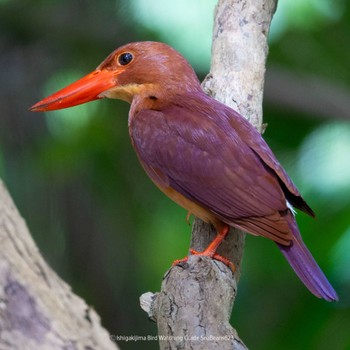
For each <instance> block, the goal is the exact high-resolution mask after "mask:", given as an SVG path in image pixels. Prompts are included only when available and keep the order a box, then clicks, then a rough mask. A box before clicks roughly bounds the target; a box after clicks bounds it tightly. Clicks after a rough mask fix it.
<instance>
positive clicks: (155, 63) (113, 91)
mask: <svg viewBox="0 0 350 350" xmlns="http://www.w3.org/2000/svg"><path fill="white" fill-rule="evenodd" d="M199 88H200V85H199V81H198V79H197V77H196V74H195V73H194V71H193V69H192V67H191V66H190V64H189V63H188V62H187V61H186V60H185V58H183V57H182V56H181V55H180V54H179V53H178V52H177V51H176V50H174V49H173V48H171V47H170V46H168V45H166V44H163V43H159V42H149V41H148V42H147V41H146V42H136V43H131V44H127V45H124V46H122V47H120V48H118V49H117V50H115V51H114V52H112V53H111V54H110V55H109V56H108V57H107V58H106V59H105V60H104V61H103V62H102V63H101V64H100V65H99V66H98V67H97V68H96V69H95V70H94V71H93V72H91V73H90V74H88V75H86V76H85V77H83V78H81V79H79V80H77V81H76V82H74V83H72V84H70V85H68V86H67V87H65V88H63V89H61V90H59V91H58V92H56V93H54V94H52V95H51V96H49V97H46V98H45V99H43V100H42V101H40V102H38V103H36V104H35V105H34V106H32V107H31V108H30V110H31V111H34V112H42V111H51V110H56V109H62V108H67V107H72V106H76V105H79V104H82V103H85V102H89V101H93V100H97V99H100V98H105V97H108V98H116V99H121V100H124V101H127V102H129V103H131V102H132V100H133V98H134V97H135V96H140V95H141V96H143V97H146V96H149V97H150V98H153V99H158V98H159V97H161V96H164V94H174V93H175V94H177V93H181V92H185V91H191V90H197V89H199ZM158 95H159V96H158Z"/></svg>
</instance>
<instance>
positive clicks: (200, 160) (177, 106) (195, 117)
mask: <svg viewBox="0 0 350 350" xmlns="http://www.w3.org/2000/svg"><path fill="white" fill-rule="evenodd" d="M104 97H109V98H117V99H122V100H125V101H127V102H129V103H131V108H130V113H129V133H130V137H131V141H132V144H133V146H134V148H135V151H136V153H137V155H138V158H139V160H140V162H141V164H142V166H143V167H144V169H145V171H146V173H147V174H148V176H149V177H150V178H151V179H152V180H153V182H154V183H155V184H156V185H157V187H158V188H159V189H160V190H162V191H163V192H164V193H165V194H166V195H168V196H169V197H170V198H171V199H173V200H174V201H175V202H177V203H178V204H179V205H181V206H183V207H184V208H185V209H187V210H188V211H190V212H192V213H194V214H195V215H196V216H198V217H200V218H201V219H203V220H204V221H206V222H209V223H211V224H213V225H214V226H215V227H216V229H217V231H218V233H219V236H220V237H219V238H218V240H217V241H216V243H217V244H214V246H215V247H216V246H217V245H218V244H220V242H221V240H222V239H223V238H224V236H225V234H223V232H226V231H227V230H226V227H227V225H228V226H232V227H238V228H241V229H243V230H245V231H247V232H249V233H251V234H253V235H260V236H264V237H266V238H269V239H271V240H273V241H274V242H275V243H276V244H277V246H278V247H279V248H280V249H281V251H282V253H283V254H284V256H285V257H286V259H287V260H288V262H289V263H290V265H291V266H292V268H293V269H294V271H295V272H296V274H297V275H298V276H299V278H300V279H301V280H302V281H303V283H304V284H305V286H306V287H307V288H308V289H309V290H310V291H311V292H312V293H313V294H314V295H316V296H317V297H320V298H323V299H325V300H328V301H333V300H337V294H336V292H335V291H334V289H333V288H332V286H331V285H330V283H329V282H328V280H327V278H326V277H325V275H324V274H323V272H322V271H321V269H320V268H319V266H318V265H317V263H316V262H315V260H314V259H313V257H312V255H311V253H310V252H309V250H308V249H307V248H306V246H305V244H304V243H303V241H302V238H301V236H300V233H299V230H298V227H297V223H296V221H295V218H294V215H293V213H292V211H291V210H290V206H294V207H296V208H298V209H300V210H302V211H304V212H305V213H307V214H309V215H311V216H314V213H313V211H312V210H311V208H310V207H309V206H308V205H307V203H306V202H305V201H304V199H303V198H302V197H301V195H300V193H299V191H298V189H297V188H296V186H295V185H294V184H293V182H292V180H291V179H290V178H289V176H288V175H287V173H286V172H285V170H284V169H283V168H282V166H281V165H280V164H279V162H278V161H277V159H276V157H275V156H274V155H273V153H272V151H271V150H270V148H269V147H268V145H267V144H266V142H265V141H264V139H263V138H262V137H261V135H260V134H259V133H258V132H257V131H256V130H255V128H254V127H253V126H252V125H251V124H250V123H249V122H248V121H247V120H246V119H244V118H243V117H242V116H241V115H240V114H239V113H237V112H236V111H234V110H233V109H231V108H229V107H227V106H226V105H224V104H222V103H220V102H218V101H216V100H215V99H213V98H211V97H209V96H207V95H206V94H205V93H204V92H203V90H202V88H201V86H200V82H199V81H198V79H197V77H196V75H195V73H194V71H193V69H192V67H191V66H190V65H189V63H188V62H187V61H186V60H185V59H184V58H183V57H182V56H181V55H180V54H179V53H178V52H177V51H175V50H174V49H172V48H171V47H169V46H167V45H165V44H163V43H157V42H138V43H131V44H127V45H125V46H123V47H120V48H119V49H117V50H116V51H114V52H113V53H112V54H110V55H109V56H108V57H107V58H106V59H105V60H104V61H103V62H102V63H101V64H100V65H99V66H98V67H97V69H96V70H95V71H93V72H92V73H90V74H89V75H87V76H86V77H84V78H82V79H80V80H78V81H77V82H75V83H73V84H71V85H69V86H67V87H66V88H64V89H62V90H60V91H58V92H57V93H55V94H53V95H51V96H49V97H47V98H46V99H44V100H42V101H41V102H39V103H37V104H35V105H34V106H33V107H32V108H31V110H32V111H48V110H54V109H60V108H66V107H71V106H74V105H77V104H81V103H85V102H88V101H91V100H95V99H98V98H104ZM215 249H216V248H214V249H211V250H210V253H208V251H205V252H204V253H203V254H204V255H210V256H212V257H214V258H215V256H214V255H215Z"/></svg>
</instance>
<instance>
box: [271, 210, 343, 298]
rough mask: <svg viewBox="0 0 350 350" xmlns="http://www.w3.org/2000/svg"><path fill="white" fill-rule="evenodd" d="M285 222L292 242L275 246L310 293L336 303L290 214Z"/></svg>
mask: <svg viewBox="0 0 350 350" xmlns="http://www.w3.org/2000/svg"><path fill="white" fill-rule="evenodd" d="M286 220H287V221H288V225H289V227H290V229H291V230H292V232H293V241H292V244H291V245H290V246H283V245H280V244H277V245H278V247H279V248H280V250H281V251H282V253H283V255H284V256H285V257H286V259H287V260H288V262H289V264H290V265H291V266H292V268H293V270H294V271H295V273H296V274H297V275H298V277H299V278H300V279H301V281H302V282H303V283H304V285H305V286H306V287H307V288H308V289H309V291H310V292H311V293H313V294H314V295H316V296H317V297H318V298H323V299H325V300H327V301H337V300H338V295H337V293H336V291H335V290H334V289H333V287H332V286H331V284H330V283H329V282H328V280H327V278H326V276H325V275H324V273H323V272H322V270H321V269H320V267H319V266H318V265H317V263H316V261H315V259H314V258H313V256H312V255H311V253H310V252H309V250H308V249H307V247H306V245H305V244H304V242H303V240H302V238H301V235H300V232H299V230H298V226H297V223H296V221H295V219H294V217H293V216H292V214H291V213H290V212H289V213H288V214H287V216H286Z"/></svg>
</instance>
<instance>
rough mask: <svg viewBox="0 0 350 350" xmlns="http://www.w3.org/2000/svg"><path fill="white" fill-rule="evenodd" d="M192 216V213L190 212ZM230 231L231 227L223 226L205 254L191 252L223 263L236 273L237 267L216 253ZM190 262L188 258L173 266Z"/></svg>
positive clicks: (177, 261) (176, 262)
mask: <svg viewBox="0 0 350 350" xmlns="http://www.w3.org/2000/svg"><path fill="white" fill-rule="evenodd" d="M189 214H190V212H189ZM228 231H229V227H228V226H227V225H223V226H222V227H221V229H220V230H219V231H218V233H217V235H216V237H215V238H214V240H213V241H212V242H211V243H210V244H209V245H208V247H207V248H206V249H205V250H204V251H203V252H197V251H195V250H193V249H191V250H190V252H191V254H192V255H201V256H209V257H210V258H212V259H215V260H218V261H221V262H223V263H224V264H225V265H227V266H228V267H229V268H230V269H231V270H232V272H235V271H236V267H235V265H234V264H233V263H232V262H231V261H230V260H229V259H227V258H224V257H223V256H221V255H219V254H217V253H216V249H218V247H219V245H220V244H221V242H222V241H223V240H224V239H225V237H226V235H227V233H228ZM187 260H188V256H186V257H185V258H183V259H180V260H175V261H174V262H173V266H174V265H177V264H179V263H182V262H186V261H187Z"/></svg>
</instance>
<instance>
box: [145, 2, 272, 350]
mask: <svg viewBox="0 0 350 350" xmlns="http://www.w3.org/2000/svg"><path fill="white" fill-rule="evenodd" d="M276 5H277V0H219V1H218V4H217V7H216V11H215V19H214V30H213V42H212V63H211V70H210V73H209V75H208V76H207V77H206V79H205V81H204V82H203V88H204V90H205V91H206V92H207V93H208V94H210V95H212V96H213V97H215V98H216V99H217V100H219V101H221V102H223V103H225V104H227V105H229V106H231V107H232V108H233V109H235V110H237V111H238V112H240V114H241V115H243V116H244V117H246V118H247V119H248V120H250V122H251V123H252V124H253V125H254V126H255V127H256V128H257V129H258V130H259V131H261V130H262V98H263V86H264V75H265V63H266V57H267V53H268V44H267V35H268V32H269V28H270V23H271V20H272V16H273V14H274V12H275V9H276ZM214 236H215V232H214V230H213V229H212V228H211V227H210V226H209V225H207V224H205V223H204V222H202V221H201V220H199V219H196V220H195V222H194V225H193V230H192V240H191V247H192V248H193V249H195V250H198V251H202V250H203V249H204V248H205V247H207V246H208V244H209V243H210V242H211V241H212V239H213V238H214ZM243 248H244V233H243V232H241V231H239V230H233V229H231V231H230V234H229V235H228V236H227V238H226V239H225V241H224V242H223V244H222V245H221V246H220V247H219V250H218V253H219V254H222V255H223V256H225V257H228V258H229V259H230V260H232V261H233V262H234V264H235V266H236V268H237V270H236V272H235V273H234V274H233V273H232V272H231V271H230V270H229V269H228V268H227V267H226V266H224V265H223V264H222V263H220V262H217V261H215V260H211V259H209V258H203V257H200V256H190V258H189V260H188V262H187V263H186V264H184V265H183V266H175V267H173V268H171V269H170V270H169V271H168V272H167V274H166V275H165V277H164V280H163V283H162V288H161V292H160V293H156V294H152V293H146V294H144V295H143V296H142V297H141V304H142V307H143V308H144V310H145V311H147V312H148V314H149V316H150V318H151V319H153V320H155V321H156V322H157V325H158V333H159V342H160V348H161V349H192V350H193V349H223V350H225V349H246V347H245V345H244V344H243V343H242V341H241V340H240V339H239V337H238V335H237V333H236V331H235V330H234V329H233V328H232V327H231V325H230V324H229V318H230V315H231V311H232V307H233V304H234V300H235V297H236V292H237V283H238V280H239V276H240V267H241V261H242V256H243Z"/></svg>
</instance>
